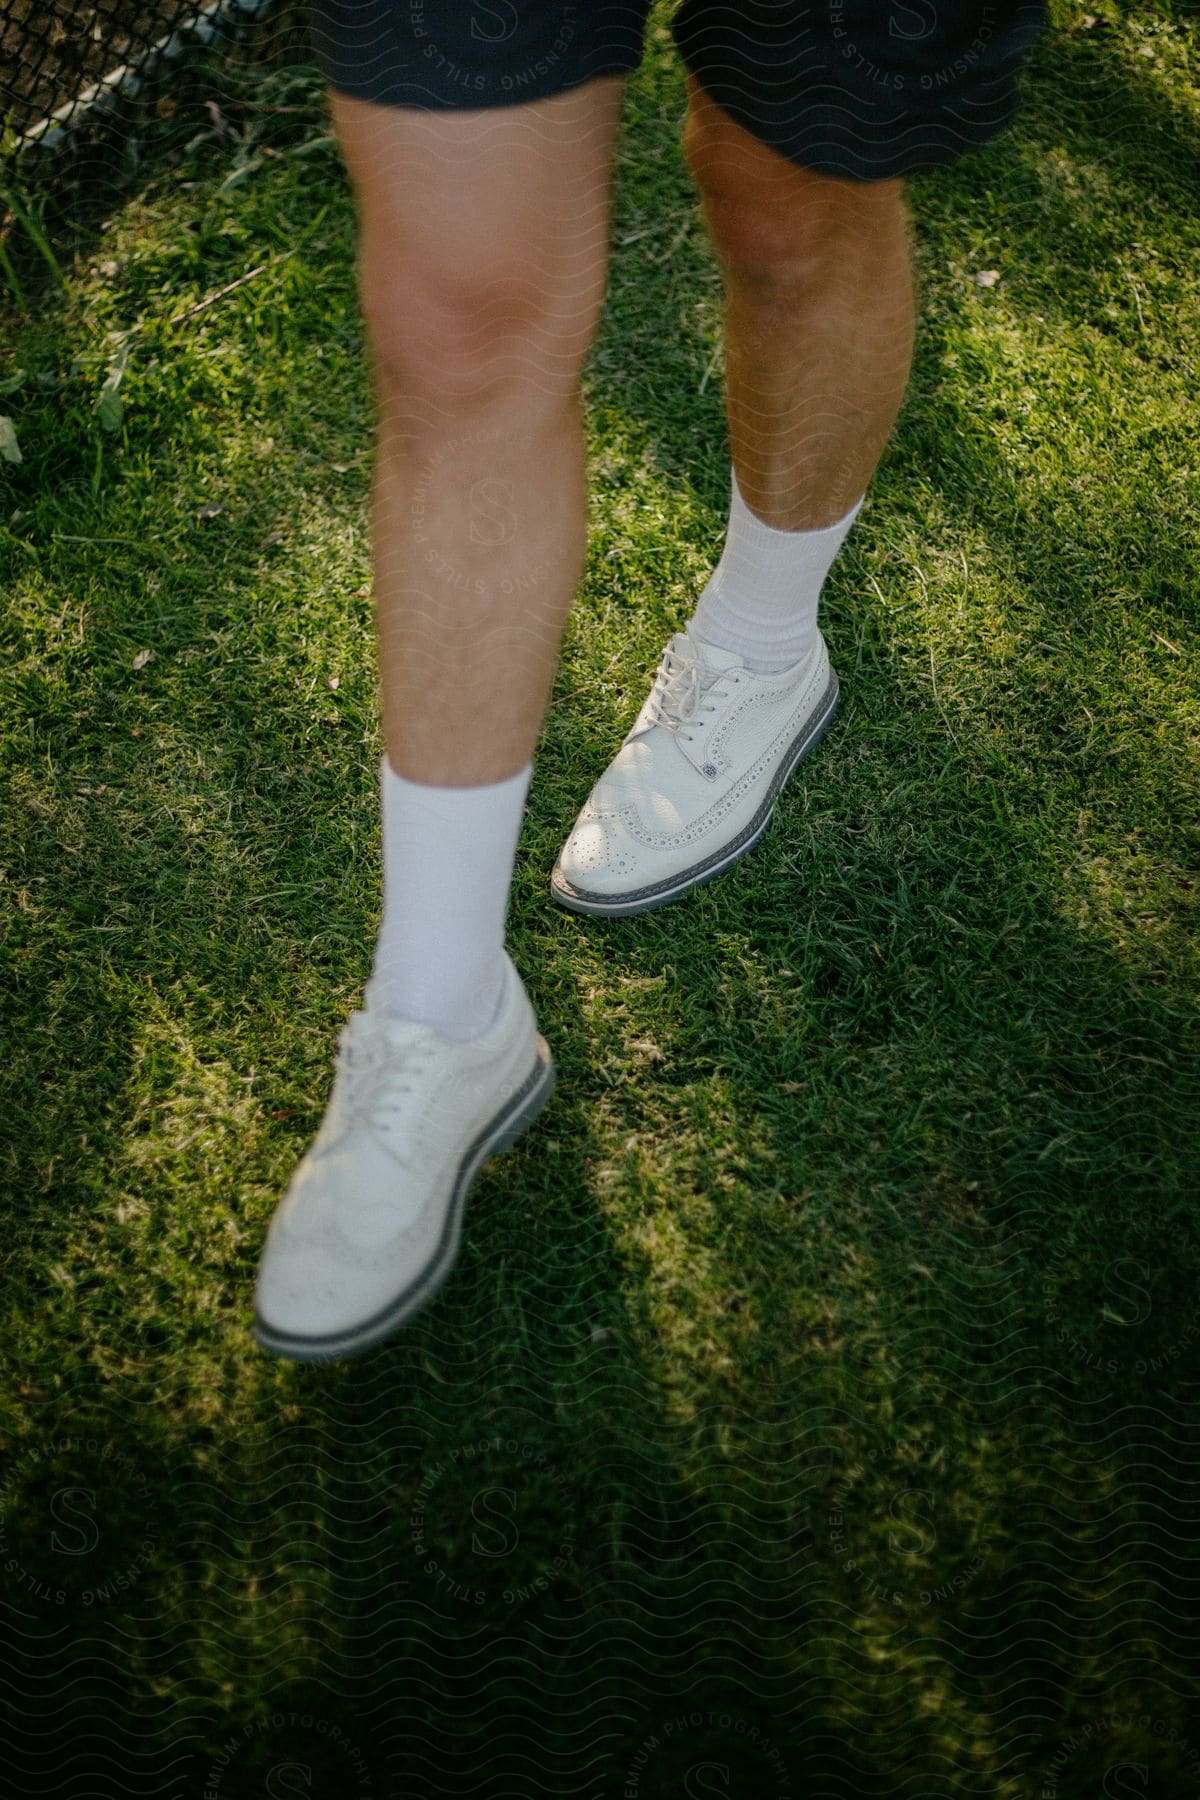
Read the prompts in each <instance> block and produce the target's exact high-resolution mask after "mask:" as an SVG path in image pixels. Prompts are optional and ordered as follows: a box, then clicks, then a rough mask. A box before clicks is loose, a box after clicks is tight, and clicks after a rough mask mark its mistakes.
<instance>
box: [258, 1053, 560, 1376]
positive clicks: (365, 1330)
mask: <svg viewBox="0 0 1200 1800" xmlns="http://www.w3.org/2000/svg"><path fill="white" fill-rule="evenodd" d="M554 1081H555V1070H554V1062H553V1059H552V1057H551V1055H550V1046H549V1045H548V1044H547V1042H546V1040H545V1038H544V1037H542V1036H541V1035H540V1033H539V1035H538V1038H537V1060H536V1061H535V1063H534V1066H533V1069H532V1070H531V1072H530V1074H529V1075H528V1076H527V1077H526V1079H525V1081H524V1082H522V1084H521V1086H520V1088H519V1089H518V1090H517V1092H516V1093H515V1094H514V1095H513V1096H512V1098H511V1099H510V1100H507V1101H506V1102H505V1104H504V1106H503V1107H502V1108H501V1110H500V1111H499V1112H498V1113H497V1114H496V1116H495V1117H494V1118H493V1119H491V1120H490V1121H489V1122H488V1124H487V1125H485V1126H484V1128H483V1130H482V1131H481V1132H480V1133H479V1134H478V1136H477V1137H475V1138H474V1139H473V1140H472V1142H471V1144H470V1145H469V1147H468V1148H467V1150H466V1152H465V1154H464V1156H463V1158H462V1161H461V1162H460V1163H459V1165H458V1173H457V1174H456V1176H455V1178H454V1189H453V1192H452V1194H451V1196H450V1206H449V1209H448V1212H447V1216H446V1224H445V1227H444V1229H443V1232H442V1236H441V1239H440V1240H439V1243H438V1247H437V1250H436V1251H435V1253H434V1256H433V1258H432V1260H431V1261H430V1263H429V1264H428V1266H427V1267H426V1268H425V1270H424V1271H423V1272H422V1274H421V1275H420V1276H419V1277H418V1278H417V1280H416V1281H415V1282H413V1283H412V1284H411V1285H410V1286H409V1287H407V1288H405V1290H404V1292H403V1293H402V1294H400V1295H398V1296H397V1298H396V1299H395V1300H392V1301H390V1302H389V1304H388V1305H387V1306H386V1307H385V1308H384V1309H383V1310H382V1311H381V1312H377V1313H373V1314H372V1316H371V1317H370V1318H369V1319H364V1321H363V1323H362V1324H361V1325H355V1326H353V1327H352V1328H351V1329H349V1330H347V1331H339V1332H336V1333H334V1334H333V1335H331V1336H327V1337H294V1336H290V1335H289V1334H287V1333H285V1332H280V1331H275V1330H274V1329H273V1328H272V1327H271V1326H270V1325H268V1324H267V1322H266V1321H265V1320H264V1319H263V1318H261V1317H260V1316H259V1314H258V1313H257V1312H256V1313H255V1315H254V1327H253V1329H254V1336H255V1339H256V1341H257V1342H258V1344H260V1345H261V1347H262V1348H263V1349H264V1350H270V1351H272V1352H273V1353H274V1354H275V1355H276V1356H284V1357H287V1358H288V1359H289V1361H291V1362H308V1363H315V1362H333V1361H337V1360H340V1359H343V1358H345V1357H349V1356H357V1355H358V1354H359V1352H360V1351H363V1350H370V1349H372V1348H373V1347H374V1346H375V1345H376V1344H380V1343H382V1342H383V1341H384V1340H385V1339H386V1338H388V1337H390V1336H391V1334H392V1333H393V1332H394V1331H395V1330H397V1328H398V1327H399V1326H401V1325H403V1324H405V1322H406V1321H407V1320H409V1319H411V1318H412V1317H413V1316H414V1314H416V1313H418V1312H420V1311H421V1309H422V1308H423V1307H424V1306H425V1304H426V1303H427V1301H429V1300H431V1299H432V1298H433V1296H434V1295H435V1294H436V1293H437V1291H438V1289H439V1288H440V1287H441V1286H442V1284H443V1283H444V1282H445V1280H446V1278H447V1276H448V1275H449V1274H450V1271H451V1270H452V1269H453V1267H454V1264H455V1262H456V1261H457V1259H458V1252H459V1248H460V1246H461V1244H462V1225H463V1216H464V1214H465V1212H466V1205H467V1196H468V1194H469V1193H470V1191H471V1187H472V1185H473V1184H474V1181H475V1178H476V1176H477V1175H478V1174H479V1171H480V1170H481V1169H482V1167H483V1165H484V1163H485V1162H487V1161H488V1160H489V1158H490V1157H493V1156H498V1155H499V1153H500V1151H501V1150H507V1149H508V1147H509V1145H510V1144H515V1143H516V1141H517V1139H518V1138H519V1137H521V1136H522V1135H523V1133H524V1132H526V1131H528V1129H529V1127H530V1126H531V1125H532V1124H533V1122H534V1120H535V1119H536V1118H537V1116H538V1114H539V1113H540V1112H541V1110H542V1108H543V1107H544V1106H545V1104H546V1102H547V1100H549V1098H550V1096H551V1094H552V1093H553V1091H554Z"/></svg>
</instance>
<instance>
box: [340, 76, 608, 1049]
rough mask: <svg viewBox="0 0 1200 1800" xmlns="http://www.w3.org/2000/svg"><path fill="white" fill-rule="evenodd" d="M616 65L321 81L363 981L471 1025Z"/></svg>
mask: <svg viewBox="0 0 1200 1800" xmlns="http://www.w3.org/2000/svg"><path fill="white" fill-rule="evenodd" d="M622 87H623V83H622V82H621V81H620V80H619V79H606V80H602V81H597V82H590V83H587V84H585V85H583V86H582V87H579V88H576V89H573V90H571V91H569V92H567V93H565V94H561V95H559V96H557V97H555V98H554V99H552V100H546V101H542V102H537V103H534V104H531V105H528V106H519V107H504V108H497V109H493V110H475V111H473V112H469V113H455V114H451V115H449V116H447V115H446V114H435V113H422V112H418V111H413V110H411V109H401V108H382V107H378V106H375V105H371V104H368V103H364V102H362V101H357V100H353V99H349V98H345V97H342V96H340V95H336V94H335V95H334V98H333V113H334V119H335V122H336V125H337V129H338V134H339V138H340V141H341V144H342V148H343V151H344V155H345V159H346V164H347V167H348V169H349V172H350V175H351V179H352V181H353V183H354V187H355V191H356V195H357V198H358V204H359V211H360V281H361V292H362V303H363V310H364V314H365V317H366V321H367V327H368V335H369V341H370V348H371V355H372V363H373V370H374V377H375V390H376V395H377V402H378V415H379V421H378V449H377V460H376V469H375V484H374V570H375V595H376V608H377V622H378V635H379V655H380V676H381V684H382V695H383V719H384V732H385V738H386V743H387V749H388V757H387V760H386V761H385V763H384V765H383V768H382V770H381V786H382V795H381V798H382V805H383V835H384V911H383V921H382V926H381V929H380V934H379V939H378V942H377V946H376V956H375V969H374V973H373V976H372V979H371V984H370V987H369V989H368V999H369V1004H370V1005H371V1006H373V1007H375V1008H378V1009H382V1010H386V1011H388V1012H391V1013H394V1014H396V1015H398V1016H402V1017H406V1018H410V1019H417V1020H421V1021H423V1022H425V1023H427V1024H431V1025H434V1026H436V1027H437V1028H438V1029H439V1030H441V1031H443V1032H445V1033H447V1034H448V1035H450V1036H453V1037H456V1038H459V1039H466V1038H469V1037H472V1036H475V1035H478V1034H479V1033H480V1032H482V1031H483V1030H484V1029H486V1027H487V1026H488V1024H489V1023H490V1021H491V1019H492V1017H493V1016H494V1014H495V1011H496V1008H497V1005H498V1002H499V995H500V990H501V985H502V978H503V943H504V919H505V911H506V907H507V901H508V891H509V885H510V881H511V875H512V864H513V854H514V851H515V846H516V840H517V834H518V831H519V828H520V822H521V818H522V815H523V811H524V805H525V797H526V791H527V787H528V780H529V776H530V757H531V754H532V751H533V747H534V744H535V742H536V739H537V735H538V731H539V728H540V725H541V721H542V718H543V715H544V712H545V708H546V704H547V700H548V697H549V691H550V687H551V684H552V681H553V677H554V671H555V666H556V662H557V657H558V651H559V643H560V639H561V636H562V631H563V627H564V625H565V622H566V618H567V614H568V611H569V608H570V605H571V600H572V596H573V594H574V591H575V588H576V586H577V584H578V580H579V576H580V572H581V568H582V564H583V557H584V548H585V533H586V493H585V469H584V450H583V431H582V421H581V414H580V396H579V378H580V371H581V368H582V364H583V361H584V358H585V356H586V353H587V349H588V345H589V343H590V341H591V336H592V332H593V329H594V327H595V323H596V319H597V316H598V313H599V310H600V307H601V304H602V300H603V294H604V281H605V264H606V250H607V236H608V188H609V179H610V169H611V160H612V152H613V144H614V137H615V131H616V126H617V120H618V113H619V108H620V100H621V91H622Z"/></svg>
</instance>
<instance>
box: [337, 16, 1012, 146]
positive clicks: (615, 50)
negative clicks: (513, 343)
mask: <svg viewBox="0 0 1200 1800" xmlns="http://www.w3.org/2000/svg"><path fill="white" fill-rule="evenodd" d="M651 10H652V0H309V25H310V31H311V37H312V43H313V48H314V52H315V55H316V58H317V61H318V63H319V65H320V67H321V71H322V73H323V74H324V76H325V79H326V80H327V82H328V83H329V84H330V86H331V87H334V88H336V89H338V90H339V91H340V92H342V93H344V94H351V95H355V96H357V97H358V98H359V99H362V100H375V101H378V102H381V103H382V104H383V105H385V106H414V107H420V108H424V109H426V110H429V111H451V110H455V109H458V108H468V107H478V106H512V105H515V104H517V103H519V102H520V101H522V100H544V99H546V98H548V97H549V96H550V95H552V94H560V93H563V92H564V91H565V90H566V89H567V88H573V87H578V86H579V85H580V84H581V83H582V82H585V81H591V80H594V79H595V78H596V77H597V76H602V75H627V74H629V73H631V72H632V71H633V70H634V69H636V68H637V66H638V64H639V62H640V61H641V57H642V43H643V35H644V32H645V27H646V20H647V16H648V15H649V14H650V12H651ZM1045 15H1046V7H1045V3H1044V0H904V3H901V0H818V3H816V4H808V3H807V0H740V3H737V4H735V3H732V0H731V3H726V0H681V4H680V5H679V6H678V7H677V9H676V10H675V12H674V14H673V16H672V18H671V34H672V36H673V38H674V40H675V44H676V46H677V47H678V50H679V53H680V55H681V57H682V58H683V61H684V64H685V65H686V67H687V68H688V69H690V70H691V72H692V73H693V74H694V75H695V77H696V79H697V80H698V81H699V83H700V85H701V86H702V87H703V88H704V89H705V91H706V92H707V93H708V94H709V95H710V96H711V98H712V99H713V100H715V101H716V102H717V104H718V105H719V106H720V107H722V108H723V110H724V111H725V112H727V113H728V114H729V115H730V117H731V118H733V119H736V121H737V122H738V124H739V125H742V126H744V127H745V129H746V130H747V131H749V132H752V133H753V135H754V136H755V137H756V138H759V139H760V140H761V141H762V142H763V143H764V144H767V145H769V146H770V148H771V149H773V150H777V151H778V152H779V154H780V155H781V156H784V157H786V158H787V159H788V160H789V161H790V162H794V163H797V164H799V165H800V166H801V167H802V168H806V169H812V170H814V171H816V172H817V173H819V174H824V175H836V176H841V177H843V178H844V179H847V180H850V181H882V180H886V179H889V178H893V177H896V176H901V175H911V174H915V173H916V172H917V171H919V170H921V169H931V168H936V167H937V166H938V165H939V164H942V163H948V162H953V161H954V160H955V159H956V158H957V157H959V156H961V155H963V153H964V152H965V151H968V150H972V149H974V148H975V147H976V146H977V145H980V144H984V143H986V142H987V141H988V139H989V138H993V137H995V135H996V133H997V132H999V131H1002V130H1003V129H1004V127H1005V126H1006V125H1007V124H1008V123H1009V121H1010V120H1011V118H1012V116H1013V114H1014V113H1015V112H1016V110H1017V103H1018V91H1017V75H1018V71H1019V69H1020V66H1021V63H1022V61H1023V59H1024V57H1025V55H1026V52H1027V51H1028V49H1029V47H1030V45H1031V44H1032V42H1033V40H1034V38H1035V37H1036V36H1037V34H1038V31H1039V30H1040V29H1041V26H1042V24H1043V22H1044V20H1045Z"/></svg>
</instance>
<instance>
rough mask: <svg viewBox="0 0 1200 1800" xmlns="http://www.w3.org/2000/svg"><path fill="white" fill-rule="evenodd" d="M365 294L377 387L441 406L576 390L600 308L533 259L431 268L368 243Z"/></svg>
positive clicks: (362, 272)
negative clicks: (560, 287) (537, 267)
mask: <svg viewBox="0 0 1200 1800" xmlns="http://www.w3.org/2000/svg"><path fill="white" fill-rule="evenodd" d="M359 293H360V300H361V305H362V312H363V319H364V323H365V325H366V330H367V338H368V342H369V344H370V348H371V355H372V362H373V365H374V370H375V375H376V380H377V382H378V384H379V385H380V386H381V387H382V388H383V389H384V390H386V391H387V392H388V393H389V394H391V395H394V396H398V397H402V398H406V399H408V400H410V401H412V402H414V403H416V404H417V405H418V406H420V405H421V403H423V402H427V403H428V404H429V406H430V407H432V408H434V409H436V410H437V411H438V412H440V413H446V412H451V413H452V412H457V411H461V410H463V409H468V410H470V409H474V408H477V407H481V406H486V405H488V404H491V403H494V402H496V401H497V400H501V399H503V398H504V397H505V396H525V397H526V398H527V399H528V401H529V402H530V403H534V404H536V403H539V402H542V401H544V402H546V403H554V402H555V401H556V400H562V399H565V398H568V397H572V396H574V394H575V393H576V392H577V390H578V385H579V379H580V374H581V371H582V368H583V363H584V360H585V358H586V356H587V350H588V346H589V344H590V341H591V337H592V333H593V330H594V328H595V321H596V317H597V315H598V312H599V302H598V299H593V298H592V297H591V296H588V295H587V294H586V293H584V292H583V291H582V289H581V287H578V286H577V287H576V288H575V290H574V291H573V294H571V295H569V296H564V295H562V294H560V293H559V292H558V291H557V288H556V285H555V284H554V283H553V282H548V281H545V280H539V278H538V276H537V274H536V273H535V272H534V271H532V270H531V269H530V268H529V266H528V265H521V264H519V263H513V264H511V265H508V266H503V265H495V266H492V267H490V268H479V269H469V270H468V269H456V270H453V271H446V270H436V269H435V270H431V269H429V268H428V267H422V266H421V265H420V264H419V263H417V262H416V261H415V259H407V258H399V257H396V256H394V255H387V254H372V253H371V252H370V251H369V250H367V249H366V248H365V247H364V250H363V252H362V253H361V255H360V266H359Z"/></svg>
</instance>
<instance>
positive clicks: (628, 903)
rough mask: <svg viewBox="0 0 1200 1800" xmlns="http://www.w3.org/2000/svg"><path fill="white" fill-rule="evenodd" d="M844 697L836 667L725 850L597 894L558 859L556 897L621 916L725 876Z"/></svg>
mask: <svg viewBox="0 0 1200 1800" xmlns="http://www.w3.org/2000/svg"><path fill="white" fill-rule="evenodd" d="M838 698H839V688H838V678H837V676H836V675H835V674H834V672H833V670H832V669H830V671H829V682H828V685H827V686H826V689H825V692H824V694H823V695H822V696H821V700H820V702H819V703H818V705H817V707H816V709H815V710H814V711H813V712H812V713H810V714H809V717H808V720H807V722H806V723H805V725H804V728H803V730H802V731H801V732H800V733H799V735H798V736H797V737H795V738H794V739H793V740H792V743H791V745H790V746H789V748H788V750H787V752H786V753H785V755H784V756H783V758H782V760H781V762H780V764H779V767H778V768H777V769H776V771H775V773H774V775H773V776H772V777H771V781H770V785H769V787H768V788H767V791H766V793H765V795H764V796H763V801H762V805H761V806H760V807H759V808H758V810H757V812H756V813H755V814H754V817H753V818H752V819H751V820H750V821H749V823H748V824H746V825H744V826H743V827H742V829H741V831H740V832H739V833H738V835H737V836H736V837H735V838H733V839H731V841H730V842H729V843H728V844H724V845H722V847H721V849H720V850H716V851H714V852H713V854H712V856H709V857H706V858H705V859H704V861H703V862H698V863H693V864H692V867H691V868H690V869H684V870H682V871H681V872H680V873H679V874H678V875H671V876H668V878H667V879H666V880H665V881H659V882H655V883H654V884H653V886H651V887H644V888H637V889H636V890H634V891H633V892H631V893H628V894H596V893H592V892H589V890H588V889H587V888H579V887H573V886H572V885H571V883H570V882H569V881H568V880H567V878H566V876H565V875H564V874H563V872H562V869H561V867H560V865H559V864H558V863H555V865H554V869H553V872H552V874H551V876H550V892H551V894H552V895H553V897H554V899H555V900H557V901H558V903H559V905H560V906H565V907H568V908H569V909H570V910H571V912H577V913H587V914H589V915H591V916H593V917H604V918H610V919H619V918H626V917H628V916H630V915H631V914H633V913H644V912H653V911H654V909H655V907H658V906H667V905H669V904H670V902H671V901H672V900H678V899H679V897H680V896H681V895H682V894H686V893H690V891H691V890H692V888H698V887H704V886H705V885H706V884H707V883H708V882H710V881H715V880H716V878H717V876H718V875H723V874H724V873H725V871H726V869H728V868H731V867H732V866H733V864H734V863H736V862H740V860H741V858H742V857H743V856H745V855H746V854H747V853H748V852H749V851H751V850H753V848H754V846H755V844H757V842H758V840H759V838H761V837H762V835H763V833H764V832H765V831H766V829H767V826H768V825H769V824H770V823H771V815H772V813H773V812H774V810H775V802H776V800H777V799H778V798H779V793H780V790H781V788H782V787H783V785H784V783H785V782H786V781H787V779H788V777H789V776H790V775H791V774H792V772H793V770H794V769H795V768H796V767H797V765H798V764H799V763H802V762H803V761H804V758H805V757H806V756H810V755H811V754H812V752H813V751H814V750H815V749H816V747H817V745H818V744H819V743H820V742H821V739H822V738H823V737H824V736H825V733H826V732H827V731H828V730H829V727H830V726H831V725H832V724H833V721H834V717H835V715H836V713H837V709H838Z"/></svg>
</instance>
